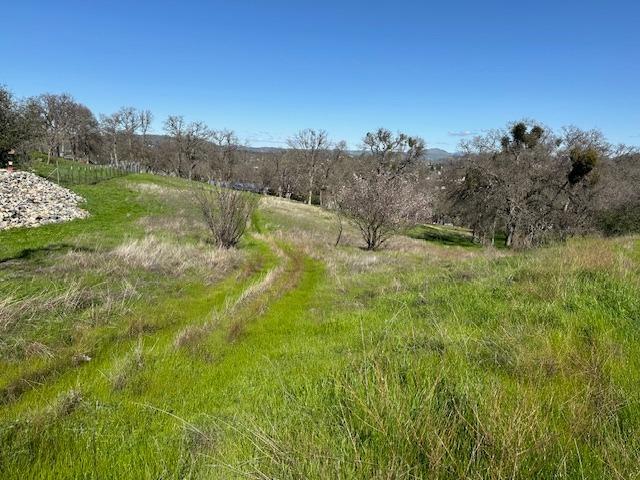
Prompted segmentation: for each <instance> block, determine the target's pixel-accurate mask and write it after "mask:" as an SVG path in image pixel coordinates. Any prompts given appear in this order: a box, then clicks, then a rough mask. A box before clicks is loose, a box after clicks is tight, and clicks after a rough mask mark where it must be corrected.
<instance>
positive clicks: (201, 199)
mask: <svg viewBox="0 0 640 480" xmlns="http://www.w3.org/2000/svg"><path fill="white" fill-rule="evenodd" d="M194 197H195V199H196V203H197V204H198V206H199V207H200V211H201V213H202V217H203V219H204V221H205V223H206V224H207V226H208V227H209V230H210V231H211V234H212V235H213V239H214V241H215V242H216V243H217V244H218V245H219V246H221V247H224V248H231V247H235V246H236V245H237V244H238V242H239V241H240V238H241V237H242V235H243V234H244V232H245V230H246V228H247V223H248V222H249V220H250V218H251V215H252V214H253V212H254V211H255V210H256V208H257V207H258V202H259V199H260V197H259V196H257V195H253V194H250V193H247V192H240V191H237V190H231V189H229V188H223V187H220V186H214V187H212V188H203V189H198V190H195V191H194Z"/></svg>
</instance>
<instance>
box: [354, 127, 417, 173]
mask: <svg viewBox="0 0 640 480" xmlns="http://www.w3.org/2000/svg"><path fill="white" fill-rule="evenodd" d="M362 143H363V146H364V147H365V149H366V150H367V151H368V153H369V155H370V156H371V157H372V159H373V161H374V162H375V170H376V173H378V174H381V173H390V174H392V175H400V174H402V173H403V172H404V171H405V170H407V169H408V168H409V167H410V166H412V165H414V164H415V163H416V162H417V161H418V160H420V159H422V158H423V156H424V152H425V143H424V140H423V139H422V138H420V137H412V136H409V135H406V134H404V133H398V134H396V135H394V134H393V133H391V131H389V130H387V129H385V128H379V129H378V130H376V131H375V132H368V133H367V134H366V135H365V137H364V139H363V141H362Z"/></svg>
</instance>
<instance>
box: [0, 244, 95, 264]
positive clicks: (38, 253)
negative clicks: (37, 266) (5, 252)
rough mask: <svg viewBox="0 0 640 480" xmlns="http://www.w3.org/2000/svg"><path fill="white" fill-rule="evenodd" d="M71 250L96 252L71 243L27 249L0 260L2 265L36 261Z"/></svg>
mask: <svg viewBox="0 0 640 480" xmlns="http://www.w3.org/2000/svg"><path fill="white" fill-rule="evenodd" d="M69 250H77V251H81V252H95V250H94V249H93V248H88V247H82V246H79V245H73V244H70V243H53V244H50V245H46V246H44V247H40V248H25V249H23V250H20V252H18V254H16V255H14V256H12V257H6V258H2V259H0V264H3V263H4V264H6V263H11V262H14V261H16V260H35V259H40V258H42V257H43V256H46V255H49V254H51V253H66V252H68V251H69Z"/></svg>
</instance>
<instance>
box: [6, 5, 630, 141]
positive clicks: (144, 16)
mask: <svg viewBox="0 0 640 480" xmlns="http://www.w3.org/2000/svg"><path fill="white" fill-rule="evenodd" d="M2 14H3V15H2V17H3V19H2V25H1V26H0V58H1V59H2V66H1V67H0V72H1V73H0V83H4V84H5V85H7V86H8V87H9V88H10V89H11V90H12V91H13V92H14V93H15V94H16V95H18V96H29V95H35V94H38V93H42V92H45V91H46V92H63V91H64V92H69V93H71V94H72V95H74V96H75V97H76V99H77V100H79V101H81V102H83V103H85V104H86V105H88V106H89V107H90V108H91V109H92V110H94V112H96V113H109V112H112V111H115V110H116V109H118V108H119V107H120V106H123V105H132V106H136V107H139V108H149V109H151V110H152V111H153V113H154V114H155V118H156V120H155V125H154V129H155V130H156V131H160V130H161V128H162V121H163V119H164V118H165V117H166V116H167V115H169V114H182V115H184V116H185V117H186V118H187V119H189V120H204V121H206V122H207V123H208V124H209V125H210V126H211V127H213V128H223V127H227V128H232V129H234V130H236V131H237V132H238V133H239V135H240V136H241V138H243V139H245V140H248V141H249V142H250V143H252V144H254V145H274V146H276V145H280V144H279V143H278V142H281V141H282V140H284V139H285V138H286V137H287V136H288V135H289V134H291V133H293V132H294V131H296V130H298V129H300V128H305V127H315V128H325V129H326V130H328V131H329V133H330V134H331V135H332V137H334V138H336V139H345V140H347V141H348V142H349V144H350V146H352V147H355V146H357V145H358V144H359V139H360V138H361V137H362V134H363V133H364V132H366V131H367V130H371V129H373V128H377V127H379V126H385V127H387V128H390V129H392V130H402V131H405V132H407V133H410V134H416V135H421V136H422V137H424V138H425V139H426V140H427V143H428V144H429V146H430V147H440V148H445V149H448V150H455V148H456V145H457V144H458V141H459V140H460V138H461V136H462V135H465V134H469V133H474V132H481V131H482V130H484V129H488V128H494V127H500V126H503V125H504V124H505V123H506V122H507V121H510V120H515V119H519V118H523V117H529V118H535V119H538V120H540V121H542V122H544V123H546V124H548V125H550V126H552V127H554V128H557V127H560V126H562V125H566V124H571V123H572V124H575V125H578V126H580V127H583V128H592V127H597V128H600V129H602V130H603V131H604V132H605V134H606V135H607V136H608V137H609V138H610V139H611V140H612V141H615V142H624V143H628V144H640V5H639V2H637V0H633V1H632V0H627V1H615V0H614V1H605V0H601V1H590V0H583V1H576V0H557V1H547V0H538V1H535V2H531V1H527V2H514V1H513V0H511V1H502V2H497V1H490V0H489V1H444V2H427V1H424V2H417V1H416V2H409V1H403V0H396V1H389V2H376V1H347V0H341V1H323V2H320V1H315V2H311V1H303V0H300V1H278V0H270V1H267V0H264V1H258V0H253V1H249V0H235V1H232V0H229V1H226V2H217V1H211V2H204V1H203V2H196V1H191V0H183V1H179V2H161V1H155V2H144V1H137V2H136V1H130V2H124V1H112V2H93V1H86V0H85V1H76V2H71V1H56V2H53V1H41V2H34V1H28V0H18V1H7V2H4V4H3V6H2Z"/></svg>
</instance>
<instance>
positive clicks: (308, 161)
mask: <svg viewBox="0 0 640 480" xmlns="http://www.w3.org/2000/svg"><path fill="white" fill-rule="evenodd" d="M287 144H288V145H289V147H290V148H292V149H293V150H294V151H295V152H296V153H297V154H298V156H299V158H300V160H302V167H303V168H304V170H305V171H306V176H307V185H308V192H309V195H308V198H307V203H308V204H309V205H311V201H312V199H313V192H314V188H315V184H316V180H317V177H318V173H319V170H320V166H321V162H322V159H323V157H325V158H326V155H325V154H326V150H327V149H328V148H329V145H330V143H329V138H328V135H327V132H326V131H325V130H314V129H312V128H307V129H305V130H300V131H299V132H298V133H296V134H295V135H294V136H293V137H291V138H289V139H288V140H287Z"/></svg>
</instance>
